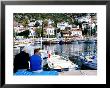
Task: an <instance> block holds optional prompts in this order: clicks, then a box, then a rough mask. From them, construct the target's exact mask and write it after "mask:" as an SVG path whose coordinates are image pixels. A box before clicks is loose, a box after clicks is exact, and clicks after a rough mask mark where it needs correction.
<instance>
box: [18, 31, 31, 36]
mask: <svg viewBox="0 0 110 88" xmlns="http://www.w3.org/2000/svg"><path fill="white" fill-rule="evenodd" d="M18 36H24V37H25V38H28V36H29V30H26V31H23V32H21V33H18Z"/></svg>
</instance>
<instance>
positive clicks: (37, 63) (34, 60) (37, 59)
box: [30, 49, 42, 72]
mask: <svg viewBox="0 0 110 88" xmlns="http://www.w3.org/2000/svg"><path fill="white" fill-rule="evenodd" d="M39 51H40V49H35V50H34V55H32V56H31V57H30V69H31V71H35V72H41V71H42V58H41V54H40V52H39Z"/></svg>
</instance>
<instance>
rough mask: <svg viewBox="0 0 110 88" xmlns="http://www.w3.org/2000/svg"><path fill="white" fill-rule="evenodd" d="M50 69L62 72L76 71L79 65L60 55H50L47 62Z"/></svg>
mask: <svg viewBox="0 0 110 88" xmlns="http://www.w3.org/2000/svg"><path fill="white" fill-rule="evenodd" d="M47 63H48V66H49V68H50V69H53V70H56V71H58V72H61V71H70V70H71V69H76V67H77V65H76V64H74V63H72V62H71V61H70V60H69V59H66V58H64V57H63V56H60V55H50V57H48V60H47Z"/></svg>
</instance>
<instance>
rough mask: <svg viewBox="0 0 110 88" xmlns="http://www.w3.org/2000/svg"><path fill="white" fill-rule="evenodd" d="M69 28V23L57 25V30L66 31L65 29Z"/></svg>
mask: <svg viewBox="0 0 110 88" xmlns="http://www.w3.org/2000/svg"><path fill="white" fill-rule="evenodd" d="M68 26H70V25H69V24H68V22H61V23H57V28H60V29H61V30H64V29H65V27H68Z"/></svg>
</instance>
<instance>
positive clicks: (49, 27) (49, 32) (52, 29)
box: [45, 25, 55, 35]
mask: <svg viewBox="0 0 110 88" xmlns="http://www.w3.org/2000/svg"><path fill="white" fill-rule="evenodd" d="M45 30H46V32H47V35H55V33H54V30H55V28H54V27H53V26H52V25H49V26H47V27H46V28H45Z"/></svg>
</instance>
